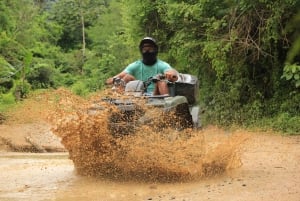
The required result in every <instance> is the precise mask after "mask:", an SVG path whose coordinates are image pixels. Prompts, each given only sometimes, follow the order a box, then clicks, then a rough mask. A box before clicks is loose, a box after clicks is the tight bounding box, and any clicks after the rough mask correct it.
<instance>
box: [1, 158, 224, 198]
mask: <svg viewBox="0 0 300 201" xmlns="http://www.w3.org/2000/svg"><path fill="white" fill-rule="evenodd" d="M0 172H1V175H0V200H1V201H4V200H7V201H22V200H24V201H25V200H26V201H27V200H32V201H40V200H41V201H46V200H55V201H66V200H72V201H81V200H99V201H102V200H107V201H112V200H126V201H127V200H128V201H129V200H130V201H132V200H186V201H187V200H197V199H198V198H199V196H200V195H201V192H197V191H195V192H194V193H193V195H191V194H190V192H191V191H194V190H196V189H198V188H203V187H204V188H208V190H209V187H208V186H209V185H210V183H216V182H215V179H214V178H211V179H210V180H209V179H206V180H205V179H204V180H203V183H199V182H175V183H160V182H137V181H135V182H133V181H116V180H110V179H106V178H100V177H86V176H80V175H78V174H77V173H76V171H75V169H74V166H73V163H72V161H71V160H69V159H68V155H67V154H57V153H55V154H30V153H24V154H16V153H2V154H1V155H0ZM225 178H226V177H225V176H219V177H218V182H221V183H223V182H224V180H226V179H225ZM228 182H229V181H228ZM204 184H205V186H206V187H205V186H204ZM207 185H208V186H207ZM195 198H197V199H195Z"/></svg>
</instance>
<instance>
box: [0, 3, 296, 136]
mask: <svg viewBox="0 0 300 201" xmlns="http://www.w3.org/2000/svg"><path fill="white" fill-rule="evenodd" d="M299 23H300V1H299V0H272V1H271V0H239V1H237V0H215V1H206V0H187V1H181V0H154V1H153V0H144V1H141V0H18V1H11V0H1V1H0V105H1V107H0V109H1V108H2V109H3V108H4V107H7V105H9V104H11V103H14V102H15V101H18V100H20V99H22V98H26V95H27V94H29V93H30V92H32V91H35V90H39V89H48V88H57V87H60V86H64V87H69V88H70V89H72V90H73V91H74V92H75V93H77V94H79V95H87V94H88V93H90V92H95V91H97V90H101V89H102V88H103V83H104V81H105V79H106V78H107V77H109V76H111V75H114V74H116V73H117V72H119V71H120V70H121V69H123V68H124V67H125V66H126V65H127V64H128V63H129V62H132V61H133V60H135V59H138V58H139V56H140V55H139V53H138V48H137V44H138V42H139V40H140V39H141V38H142V37H144V36H147V35H148V36H153V37H155V38H156V39H157V40H158V43H159V46H160V58H162V59H164V60H166V61H168V62H169V63H170V64H171V65H172V66H173V67H175V68H176V69H178V70H179V71H180V72H183V73H190V74H195V75H197V76H198V78H199V80H200V100H201V101H200V104H201V106H202V108H203V111H204V113H203V115H202V116H203V122H204V124H208V123H209V124H218V125H222V126H228V125H233V124H237V125H239V126H248V127H249V126H259V127H261V128H273V129H275V130H280V131H283V132H287V133H292V134H299V133H300V104H299V103H300V93H299V91H300V63H299V61H300V27H299Z"/></svg>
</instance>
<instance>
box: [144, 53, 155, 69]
mask: <svg viewBox="0 0 300 201" xmlns="http://www.w3.org/2000/svg"><path fill="white" fill-rule="evenodd" d="M142 55H143V63H144V64H146V65H148V66H151V65H153V64H155V62H156V61H157V58H156V56H157V51H155V52H144V53H142Z"/></svg>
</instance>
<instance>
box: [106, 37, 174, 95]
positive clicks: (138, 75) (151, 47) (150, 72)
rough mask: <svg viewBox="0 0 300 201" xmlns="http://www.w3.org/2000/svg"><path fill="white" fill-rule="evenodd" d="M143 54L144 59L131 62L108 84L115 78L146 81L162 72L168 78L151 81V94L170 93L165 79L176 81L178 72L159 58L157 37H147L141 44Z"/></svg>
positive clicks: (110, 80) (149, 91) (148, 89)
mask: <svg viewBox="0 0 300 201" xmlns="http://www.w3.org/2000/svg"><path fill="white" fill-rule="evenodd" d="M139 49H140V52H141V54H142V60H138V61H135V62H133V63H131V64H129V65H128V66H127V67H126V68H125V69H124V70H123V71H122V72H121V73H119V74H118V75H116V76H114V77H112V78H109V79H107V81H106V84H113V82H114V80H115V79H122V80H123V81H124V83H128V82H129V81H133V80H141V81H143V82H146V81H147V80H148V79H149V78H150V77H153V76H156V75H158V74H162V75H164V76H165V78H166V79H164V80H158V81H157V82H156V84H154V83H150V85H149V86H148V87H147V93H148V94H149V95H167V94H169V90H168V86H167V83H166V82H165V80H168V81H170V82H175V81H177V80H178V75H179V74H178V72H177V71H176V70H175V69H173V68H172V67H171V66H170V64H168V63H166V62H164V61H162V60H160V59H157V54H158V45H157V43H156V41H155V39H153V38H151V37H145V38H143V39H142V40H141V42H140V44H139Z"/></svg>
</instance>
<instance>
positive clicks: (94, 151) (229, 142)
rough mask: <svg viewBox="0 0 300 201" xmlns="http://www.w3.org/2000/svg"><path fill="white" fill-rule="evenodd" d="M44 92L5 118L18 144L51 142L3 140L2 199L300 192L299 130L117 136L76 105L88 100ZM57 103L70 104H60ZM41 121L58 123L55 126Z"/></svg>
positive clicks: (255, 196)
mask: <svg viewBox="0 0 300 201" xmlns="http://www.w3.org/2000/svg"><path fill="white" fill-rule="evenodd" d="M46 95H47V97H49V98H48V99H47V98H44V97H45V94H43V98H40V97H34V98H33V99H31V102H27V103H24V104H23V107H22V108H24V107H25V108H31V107H32V105H36V103H37V102H38V103H40V101H41V100H42V104H39V105H43V107H41V108H38V109H35V111H32V110H33V109H31V111H32V112H31V114H30V115H27V118H26V120H24V118H21V117H22V116H24V113H23V115H22V111H28V109H27V110H22V109H18V112H12V113H11V114H13V115H12V116H14V118H13V119H14V121H8V122H7V124H4V125H0V136H1V137H2V138H5V139H8V138H9V139H10V142H11V144H13V145H14V146H15V147H18V146H17V145H19V147H22V146H25V145H26V146H27V145H28V141H26V140H24V136H28V135H29V134H30V136H31V137H32V139H35V140H34V142H35V143H33V144H36V143H37V144H38V145H40V146H41V147H42V148H46V147H48V149H46V153H32V152H31V153H29V152H26V153H25V152H24V150H23V152H22V150H14V152H12V149H11V147H10V146H8V145H7V144H5V143H3V141H2V144H1V143H0V200H11V201H16V200H33V201H36V200H57V201H59V200H74V201H77V200H101V201H102V200H108V201H110V200H180V201H184V200H185V201H188V200H193V201H194V200H196V201H197V200H267V201H268V200H280V201H281V200H295V201H296V200H299V198H300V184H299V181H300V171H299V167H300V146H299V144H300V136H281V135H277V134H274V133H272V134H268V133H263V132H249V131H245V130H228V131H225V130H222V129H218V128H216V127H207V128H204V129H202V130H200V131H197V132H193V131H185V132H187V133H188V134H189V138H186V137H185V136H186V135H185V134H187V133H185V132H180V133H176V132H174V131H168V130H166V131H165V133H164V135H159V134H156V135H154V134H153V133H151V132H147V129H143V130H142V132H141V133H140V135H137V136H128V137H126V138H125V139H123V140H114V139H112V138H110V137H109V135H106V132H107V131H106V130H105V129H104V128H106V126H105V121H103V119H102V117H101V116H97V115H96V116H94V117H92V118H91V117H89V116H85V115H82V113H81V112H78V103H79V102H80V101H81V106H83V105H85V102H84V101H82V100H80V99H77V98H74V97H72V95H71V94H69V93H68V92H66V91H64V90H62V91H58V92H57V91H56V92H55V94H53V93H52V94H50V95H49V96H48V94H46ZM62 95H63V97H65V98H64V99H62V98H57V97H62ZM53 97H55V100H53ZM45 100H46V101H48V104H45ZM49 103H50V105H49ZM53 103H55V104H57V103H59V104H63V105H64V107H60V109H58V110H57V108H54V107H53V106H52V105H53ZM73 103H74V104H73ZM74 105H77V107H74ZM67 106H68V107H67ZM73 107H74V108H75V110H74V108H73ZM45 108H46V109H47V110H49V108H52V109H51V110H49V111H46V110H45ZM61 108H63V110H61ZM80 108H81V109H83V107H80ZM74 111H76V112H75V113H74ZM49 114H50V120H49ZM53 114H55V115H54V116H53ZM74 114H76V115H75V116H74ZM66 116H68V118H64V117H66ZM70 116H71V117H72V118H70ZM29 117H30V118H29ZM36 117H39V118H38V119H39V121H37V118H36ZM53 117H55V118H53ZM74 117H76V118H74ZM16 119H18V120H16ZM21 119H22V121H21ZM40 120H45V121H46V120H47V123H50V124H52V125H55V126H53V127H51V128H52V130H50V129H51V128H49V124H45V123H43V121H42V122H41V121H40ZM87 122H89V123H88V124H87ZM53 123H55V124H53ZM87 125H88V126H87ZM22 128H24V129H22ZM24 131H26V132H24ZM24 133H25V134H24ZM54 134H56V135H54ZM166 134H167V136H168V137H165V136H166ZM43 135H45V137H44V138H43V137H42V136H43ZM43 139H44V141H43ZM60 140H62V143H58V141H60ZM26 143H27V144H26ZM57 143H58V144H57ZM29 145H30V143H29ZM62 145H63V147H64V148H66V149H64V150H60V152H57V151H55V152H54V153H49V151H47V150H50V151H53V150H55V149H53V147H54V148H55V147H56V148H59V147H60V146H62ZM31 146H32V143H31ZM49 147H52V149H49ZM66 150H67V151H66ZM26 151H28V150H26Z"/></svg>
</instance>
